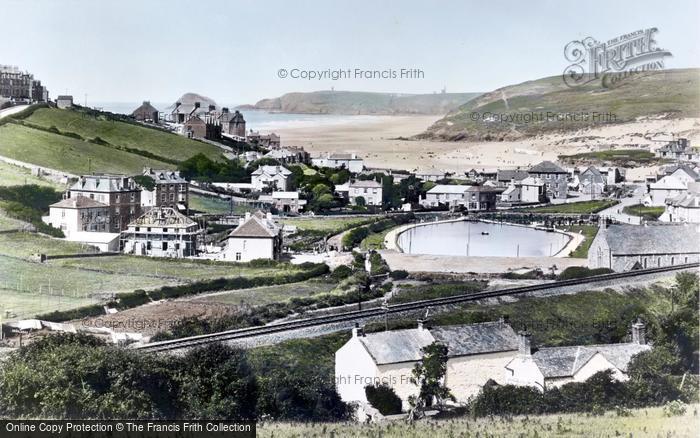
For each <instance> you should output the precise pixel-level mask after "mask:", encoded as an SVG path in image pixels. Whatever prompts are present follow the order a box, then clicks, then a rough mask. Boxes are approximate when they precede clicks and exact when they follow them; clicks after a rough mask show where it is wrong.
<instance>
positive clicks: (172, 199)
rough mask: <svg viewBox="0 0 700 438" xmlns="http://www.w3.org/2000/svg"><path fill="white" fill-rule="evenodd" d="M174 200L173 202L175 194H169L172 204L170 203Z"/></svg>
mask: <svg viewBox="0 0 700 438" xmlns="http://www.w3.org/2000/svg"><path fill="white" fill-rule="evenodd" d="M174 200H175V194H174V193H171V194H170V202H172V201H174Z"/></svg>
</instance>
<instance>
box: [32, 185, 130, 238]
mask: <svg viewBox="0 0 700 438" xmlns="http://www.w3.org/2000/svg"><path fill="white" fill-rule="evenodd" d="M41 219H42V221H44V223H47V224H49V225H51V226H52V227H54V228H58V229H60V230H61V231H63V234H64V235H65V236H66V240H69V241H72V242H80V243H83V244H85V245H90V246H94V247H96V248H97V249H99V250H100V251H116V250H118V249H119V233H112V232H110V230H109V219H110V210H109V206H108V205H107V204H103V203H102V202H99V201H97V200H95V199H92V198H89V197H87V196H81V195H76V196H74V197H72V198H66V199H63V200H61V201H59V202H56V203H55V204H51V205H50V206H49V215H48V216H44V217H42V218H41Z"/></svg>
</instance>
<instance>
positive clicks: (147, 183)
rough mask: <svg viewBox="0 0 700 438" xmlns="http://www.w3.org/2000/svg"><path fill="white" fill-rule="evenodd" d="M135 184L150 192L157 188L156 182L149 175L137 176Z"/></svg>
mask: <svg viewBox="0 0 700 438" xmlns="http://www.w3.org/2000/svg"><path fill="white" fill-rule="evenodd" d="M134 182H136V184H138V185H139V186H141V187H143V188H144V189H146V190H148V191H152V190H153V189H155V188H156V180H154V179H153V178H152V177H150V176H148V175H136V176H135V177H134Z"/></svg>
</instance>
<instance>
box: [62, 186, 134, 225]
mask: <svg viewBox="0 0 700 438" xmlns="http://www.w3.org/2000/svg"><path fill="white" fill-rule="evenodd" d="M78 196H84V197H86V198H89V199H94V200H95V201H98V202H100V203H102V204H104V205H106V206H107V209H108V225H107V230H106V231H107V232H110V233H119V232H121V231H122V230H126V229H127V227H128V225H129V222H131V221H133V220H134V219H136V218H137V217H139V216H140V215H141V188H140V187H139V186H138V185H137V184H136V182H135V181H134V179H133V178H131V177H128V176H125V175H107V174H94V175H84V176H81V177H80V178H79V179H78V182H76V183H75V184H73V185H72V186H71V187H70V189H68V193H67V197H68V198H75V197H78Z"/></svg>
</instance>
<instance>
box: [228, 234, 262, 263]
mask: <svg viewBox="0 0 700 438" xmlns="http://www.w3.org/2000/svg"><path fill="white" fill-rule="evenodd" d="M237 253H240V259H237V257H236V254H237ZM222 255H223V258H224V260H226V261H233V262H249V261H251V260H255V259H274V258H275V251H274V239H273V238H272V237H270V238H253V237H229V238H228V241H227V243H226V247H225V248H224V250H223V251H222Z"/></svg>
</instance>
